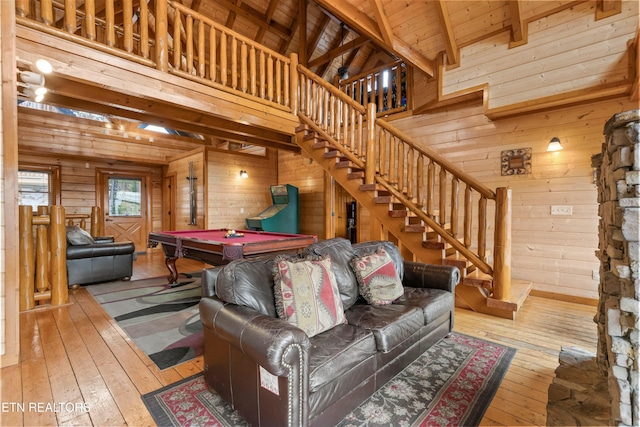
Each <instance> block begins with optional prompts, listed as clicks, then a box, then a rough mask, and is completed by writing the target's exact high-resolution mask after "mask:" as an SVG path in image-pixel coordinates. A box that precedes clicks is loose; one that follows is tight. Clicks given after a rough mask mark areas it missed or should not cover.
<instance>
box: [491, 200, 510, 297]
mask: <svg viewBox="0 0 640 427" xmlns="http://www.w3.org/2000/svg"><path fill="white" fill-rule="evenodd" d="M495 227H496V229H495V237H494V243H493V245H494V263H493V272H494V276H493V298H495V299H498V300H502V301H508V300H509V299H510V298H511V189H510V188H505V187H499V188H497V189H496V225H495Z"/></svg>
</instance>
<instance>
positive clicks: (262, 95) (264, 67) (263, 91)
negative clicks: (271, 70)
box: [260, 50, 311, 113]
mask: <svg viewBox="0 0 640 427" xmlns="http://www.w3.org/2000/svg"><path fill="white" fill-rule="evenodd" d="M266 78H267V60H266V58H265V55H264V50H261V51H260V98H262V99H266V96H267V87H266ZM307 84H311V79H307ZM309 87H311V86H309ZM307 95H308V97H307V102H311V99H309V98H310V97H311V91H307ZM307 107H308V106H307ZM309 111H310V110H309V108H307V113H308V112H309Z"/></svg>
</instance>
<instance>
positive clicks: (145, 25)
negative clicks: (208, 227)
mask: <svg viewBox="0 0 640 427" xmlns="http://www.w3.org/2000/svg"><path fill="white" fill-rule="evenodd" d="M139 22H140V55H142V57H143V58H145V59H148V58H149V6H148V5H147V1H146V0H142V1H140V16H139Z"/></svg>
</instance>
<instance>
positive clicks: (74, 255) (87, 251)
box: [67, 226, 135, 287]
mask: <svg viewBox="0 0 640 427" xmlns="http://www.w3.org/2000/svg"><path fill="white" fill-rule="evenodd" d="M80 230H81V231H78V228H77V226H76V227H67V277H68V281H69V287H75V286H78V285H88V284H91V283H100V282H111V281H114V280H128V279H130V278H131V275H132V274H133V261H134V259H135V246H134V244H133V243H132V242H114V240H113V237H91V236H90V235H88V233H86V232H85V231H84V230H82V229H80ZM87 236H88V237H87Z"/></svg>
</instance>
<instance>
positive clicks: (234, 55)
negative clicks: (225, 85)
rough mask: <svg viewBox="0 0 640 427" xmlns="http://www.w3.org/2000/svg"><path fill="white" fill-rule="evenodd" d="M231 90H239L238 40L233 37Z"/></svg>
mask: <svg viewBox="0 0 640 427" xmlns="http://www.w3.org/2000/svg"><path fill="white" fill-rule="evenodd" d="M231 88H232V89H237V88H238V39H237V38H235V37H231Z"/></svg>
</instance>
